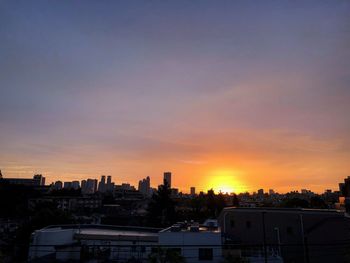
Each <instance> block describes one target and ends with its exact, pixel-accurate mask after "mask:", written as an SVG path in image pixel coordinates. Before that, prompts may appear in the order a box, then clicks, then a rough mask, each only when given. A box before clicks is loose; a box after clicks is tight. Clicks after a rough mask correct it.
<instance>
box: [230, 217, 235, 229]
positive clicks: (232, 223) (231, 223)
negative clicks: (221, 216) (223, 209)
mask: <svg viewBox="0 0 350 263" xmlns="http://www.w3.org/2000/svg"><path fill="white" fill-rule="evenodd" d="M230 226H231V228H234V227H235V220H233V219H231V220H230Z"/></svg>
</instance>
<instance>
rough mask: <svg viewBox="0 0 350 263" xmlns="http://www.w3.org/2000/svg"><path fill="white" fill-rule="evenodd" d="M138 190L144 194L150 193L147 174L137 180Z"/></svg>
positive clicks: (149, 180)
mask: <svg viewBox="0 0 350 263" xmlns="http://www.w3.org/2000/svg"><path fill="white" fill-rule="evenodd" d="M138 191H139V192H140V193H141V194H143V195H144V196H150V195H151V179H150V178H149V176H147V177H146V178H144V179H142V180H140V181H139V187H138Z"/></svg>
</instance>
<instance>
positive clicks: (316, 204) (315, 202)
mask: <svg viewBox="0 0 350 263" xmlns="http://www.w3.org/2000/svg"><path fill="white" fill-rule="evenodd" d="M310 206H311V207H312V208H320V209H325V208H327V204H326V202H325V201H324V200H323V199H322V198H320V197H318V196H313V197H311V198H310Z"/></svg>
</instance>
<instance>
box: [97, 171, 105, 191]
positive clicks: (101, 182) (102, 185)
mask: <svg viewBox="0 0 350 263" xmlns="http://www.w3.org/2000/svg"><path fill="white" fill-rule="evenodd" d="M98 191H99V192H102V193H103V192H106V176H105V175H102V176H101V181H100V182H99V184H98Z"/></svg>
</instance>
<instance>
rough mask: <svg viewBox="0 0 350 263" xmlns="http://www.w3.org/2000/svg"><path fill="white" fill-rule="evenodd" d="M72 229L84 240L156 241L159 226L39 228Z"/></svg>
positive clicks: (64, 226)
mask: <svg viewBox="0 0 350 263" xmlns="http://www.w3.org/2000/svg"><path fill="white" fill-rule="evenodd" d="M68 229H73V230H74V231H75V234H74V236H75V238H76V239H84V240H90V239H91V240H125V241H128V240H133V241H134V240H140V241H148V242H157V241H158V232H159V231H160V230H161V229H160V228H148V227H125V226H111V225H53V226H48V227H45V228H43V229H40V230H39V231H41V232H54V231H60V230H68Z"/></svg>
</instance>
